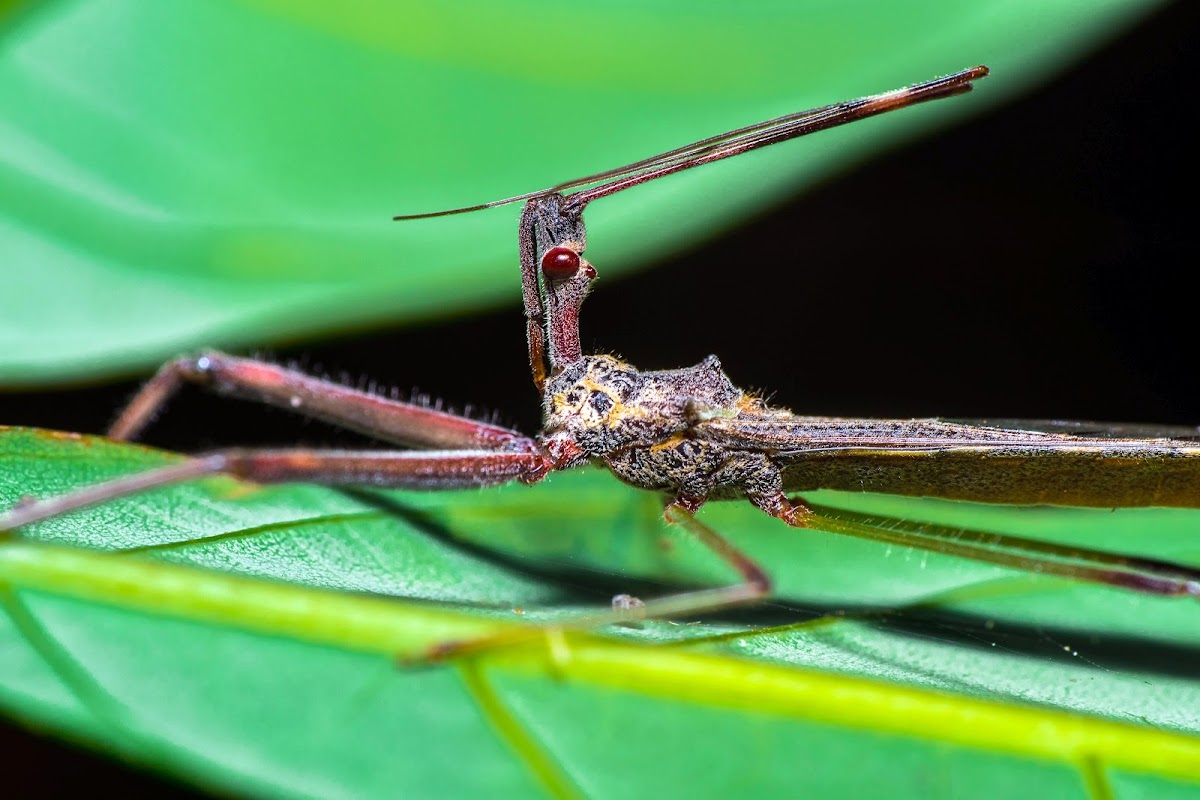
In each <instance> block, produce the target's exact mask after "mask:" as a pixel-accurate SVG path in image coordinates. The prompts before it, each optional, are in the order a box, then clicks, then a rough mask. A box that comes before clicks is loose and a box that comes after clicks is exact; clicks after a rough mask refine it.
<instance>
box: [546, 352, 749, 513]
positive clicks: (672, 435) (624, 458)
mask: <svg viewBox="0 0 1200 800" xmlns="http://www.w3.org/2000/svg"><path fill="white" fill-rule="evenodd" d="M747 406H754V407H758V408H761V404H760V401H759V400H758V399H757V398H754V397H752V396H748V395H746V394H745V393H744V392H742V390H740V389H738V388H737V387H736V386H734V385H733V383H732V382H731V381H730V380H729V378H728V377H727V376H726V375H725V373H724V372H723V371H722V370H721V364H720V362H719V361H718V360H717V359H716V357H715V356H709V357H708V358H706V359H705V360H704V361H702V362H700V363H699V364H697V365H696V366H694V367H685V368H683V369H675V370H662V371H652V372H641V371H639V370H637V369H636V368H635V367H633V366H632V365H630V364H627V363H625V362H623V361H620V360H618V359H616V358H613V357H612V356H604V355H600V356H585V357H583V358H581V359H579V360H578V361H576V362H575V363H573V364H571V365H570V366H568V367H567V368H566V369H564V370H563V371H562V372H561V373H559V374H558V375H556V376H554V377H553V378H551V379H550V380H549V381H548V382H547V384H546V394H545V401H544V411H545V429H544V432H543V435H544V436H554V435H560V436H561V435H563V434H565V435H567V436H569V437H570V438H572V439H573V440H574V441H575V442H576V443H577V444H578V445H579V446H580V447H581V448H582V449H583V451H584V452H585V453H586V455H587V456H588V457H589V458H591V459H603V460H604V462H605V463H606V464H607V465H608V466H609V467H610V468H611V469H612V470H613V471H614V472H615V473H616V474H617V475H618V476H619V477H621V478H623V479H624V480H626V481H628V482H630V483H633V484H635V485H637V486H642V487H644V488H654V489H680V488H681V487H686V486H687V484H688V483H689V482H691V481H692V480H694V479H700V478H701V476H711V475H713V474H714V473H716V472H717V471H719V470H721V467H722V465H724V464H726V462H728V461H729V459H730V457H731V456H732V455H734V454H730V453H728V452H725V451H723V450H722V449H721V448H719V447H717V446H715V445H713V444H712V443H711V442H707V441H704V440H702V439H699V438H696V437H694V436H693V435H692V434H693V432H694V430H695V428H696V426H697V425H699V424H700V423H702V422H704V421H705V420H711V419H716V418H721V417H735V416H738V415H739V414H741V413H744V412H745V411H746V410H747ZM705 482H706V483H711V482H710V481H707V480H706V481H705Z"/></svg>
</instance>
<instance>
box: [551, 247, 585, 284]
mask: <svg viewBox="0 0 1200 800" xmlns="http://www.w3.org/2000/svg"><path fill="white" fill-rule="evenodd" d="M576 272H579V253H576V252H575V251H574V250H572V249H571V248H569V247H551V248H550V249H549V250H547V251H546V255H544V256H542V274H544V275H545V276H546V277H547V278H550V279H551V280H556V281H565V280H566V279H567V278H570V277H571V276H572V275H574V274H575V273H576Z"/></svg>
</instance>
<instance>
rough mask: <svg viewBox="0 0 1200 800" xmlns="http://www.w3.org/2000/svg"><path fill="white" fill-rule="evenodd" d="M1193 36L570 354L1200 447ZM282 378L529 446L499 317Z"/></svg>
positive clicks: (1041, 99)
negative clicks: (469, 421)
mask: <svg viewBox="0 0 1200 800" xmlns="http://www.w3.org/2000/svg"><path fill="white" fill-rule="evenodd" d="M1197 17H1198V12H1197V10H1196V8H1195V6H1194V5H1189V4H1185V3H1177V4H1175V5H1173V6H1171V7H1169V8H1167V9H1165V10H1163V11H1161V12H1159V13H1157V14H1156V15H1154V16H1153V17H1151V18H1150V19H1148V20H1147V21H1146V22H1144V23H1143V24H1142V25H1140V26H1138V27H1137V28H1136V29H1135V30H1133V31H1132V32H1130V33H1128V34H1126V35H1125V36H1124V37H1122V38H1121V39H1120V40H1119V41H1117V42H1115V43H1113V44H1112V45H1110V46H1109V47H1107V48H1105V49H1104V50H1103V52H1100V53H1098V54H1096V55H1094V56H1092V57H1090V58H1088V59H1086V60H1085V61H1084V62H1082V63H1081V64H1079V65H1078V66H1077V67H1075V68H1074V69H1073V70H1072V71H1071V72H1069V73H1068V74H1066V75H1064V76H1063V77H1061V78H1060V79H1058V80H1056V81H1054V82H1053V83H1052V84H1049V85H1046V86H1043V87H1041V88H1040V89H1038V90H1037V91H1036V92H1035V93H1033V94H1031V95H1028V96H1025V97H1023V98H1021V99H1019V100H1017V101H1016V102H1014V103H1012V104H1010V105H1008V106H1005V107H1002V108H999V109H996V110H995V111H994V112H992V113H991V114H989V115H986V116H983V117H980V118H977V119H974V120H972V121H970V122H968V123H967V124H964V125H961V126H959V127H956V128H952V129H949V130H946V131H944V132H942V133H941V134H939V135H937V136H935V137H933V138H929V139H925V140H923V141H921V142H919V143H916V144H913V145H911V146H909V147H906V148H902V149H899V150H894V151H891V152H889V153H886V154H884V155H882V156H881V157H879V158H877V159H875V160H873V161H871V162H869V163H866V164H864V165H862V166H861V167H860V168H859V169H857V170H855V171H854V172H853V173H852V174H845V175H841V176H838V177H836V178H834V179H832V180H830V181H829V182H827V183H826V184H824V185H822V186H819V187H817V188H816V189H815V190H813V191H809V192H807V193H806V194H804V196H802V197H798V198H796V199H794V200H792V201H791V202H789V203H787V204H785V205H783V206H781V207H779V208H777V209H775V210H773V211H771V212H770V213H769V214H767V215H764V216H762V217H760V218H758V219H756V220H754V221H751V222H750V223H748V224H745V225H743V226H741V227H739V228H738V229H737V230H732V231H729V232H727V233H725V234H724V235H721V236H720V237H719V238H717V239H714V240H711V241H706V242H701V243H698V245H697V247H696V249H694V250H692V251H690V252H684V253H680V254H678V255H676V256H675V257H673V258H671V259H669V260H667V261H663V262H661V263H659V264H657V265H656V266H655V267H654V268H653V269H652V270H650V271H648V272H645V273H643V274H641V275H639V276H636V277H632V278H629V279H626V280H622V281H612V282H609V281H604V280H601V282H599V283H598V285H597V288H596V292H595V294H594V295H593V296H592V298H591V299H590V300H589V301H588V303H587V305H586V306H585V310H584V316H583V341H584V346H585V350H593V351H608V352H615V353H618V354H621V355H622V356H624V357H626V358H628V359H629V360H631V361H632V362H633V363H635V364H637V365H638V366H640V367H643V368H664V367H674V366H682V365H685V364H691V363H695V362H696V361H698V360H699V359H700V358H702V357H703V356H705V355H707V354H708V353H710V352H711V353H716V354H718V355H719V356H720V357H721V359H722V361H723V363H724V365H725V368H726V370H727V372H728V373H729V374H730V376H731V377H732V378H733V379H734V381H735V382H737V383H739V384H741V385H742V386H745V387H749V388H763V389H768V390H770V391H771V392H772V393H773V397H774V399H775V401H776V402H777V403H779V404H781V405H785V406H788V407H791V408H793V409H794V410H796V411H798V412H801V413H810V414H837V415H847V416H848V415H862V416H899V417H904V416H924V415H938V416H968V417H984V418H986V417H1032V418H1068V419H1071V418H1073V419H1099V420H1122V421H1138V422H1163V423H1178V424H1200V396H1198V392H1197V390H1198V389H1200V379H1198V377H1197V374H1196V373H1197V370H1196V367H1195V365H1194V361H1195V360H1196V359H1195V353H1194V350H1195V343H1196V337H1195V335H1194V334H1193V333H1192V330H1191V328H1192V325H1193V323H1194V321H1195V320H1194V317H1195V315H1196V311H1195V307H1196V304H1197V301H1196V294H1197V293H1196V289H1197V288H1198V286H1200V282H1198V280H1197V277H1196V263H1197V260H1196V257H1195V254H1194V230H1195V228H1194V221H1195V215H1196V204H1195V203H1194V202H1193V196H1194V195H1193V192H1194V189H1193V183H1192V172H1193V170H1194V168H1195V161H1196V158H1195V144H1194V142H1195V140H1196V138H1197V133H1196V129H1195V127H1194V126H1193V125H1192V124H1191V117H1192V114H1193V113H1194V112H1193V110H1192V108H1191V105H1192V103H1193V98H1194V97H1195V95H1196V88H1195V86H1196V78H1195V76H1194V74H1193V73H1194V70H1195V67H1194V64H1195V62H1194V60H1193V55H1194V53H1195V48H1194V46H1193V42H1194V41H1195V37H1196V33H1197V25H1196V22H1197ZM987 89H988V84H987V82H986V81H985V82H984V83H982V84H981V85H980V87H979V91H987ZM827 135H835V134H827ZM596 233H597V232H596V231H593V232H592V234H593V237H595V236H596ZM514 239H515V236H514ZM514 244H515V243H514ZM1189 253H1191V254H1192V255H1190V256H1189V255H1188V254H1189ZM515 257H516V255H515V246H514V259H515ZM598 269H599V270H600V273H601V277H602V278H603V275H604V264H603V263H600V264H598ZM468 356H469V358H468ZM272 357H275V358H279V359H285V360H286V359H303V360H306V361H310V362H317V363H320V364H322V365H324V367H325V368H327V369H329V370H330V371H333V372H341V371H343V370H344V371H346V372H349V373H350V374H351V375H353V376H358V375H363V376H369V377H371V378H373V379H375V380H376V381H378V382H379V383H380V384H381V385H385V386H387V385H397V386H402V387H414V386H415V387H420V388H421V389H422V390H425V391H429V392H432V393H435V394H436V395H438V396H440V397H443V398H444V399H445V400H447V401H448V402H450V403H451V404H457V405H462V404H465V403H472V404H476V405H481V404H482V405H484V406H485V407H488V408H495V409H497V410H498V411H499V412H500V414H501V419H502V420H503V421H506V422H508V423H511V424H515V425H517V426H519V427H520V428H521V429H522V430H525V431H527V432H533V431H535V430H536V428H537V424H538V413H539V412H538V398H537V397H536V395H535V394H534V391H533V388H532V383H531V382H530V379H529V375H528V369H527V367H526V364H525V358H526V356H525V343H524V327H523V318H522V315H521V311H520V309H519V307H517V306H516V305H515V304H514V305H513V306H512V307H509V308H503V309H497V310H495V311H493V312H490V313H487V314H483V315H478V316H474V317H471V318H464V319H456V320H451V321H447V322H444V323H442V324H438V325H428V326H424V327H421V328H413V329H398V330H394V331H382V332H379V333H375V334H369V335H358V336H354V337H352V338H346V339H342V340H337V341H322V342H313V343H308V344H303V345H298V346H294V347H287V348H285V349H280V350H276V351H274V352H273V353H272ZM136 387H137V382H132V381H127V382H121V383H118V384H113V385H106V386H100V387H94V388H85V389H76V390H70V391H52V392H35V393H27V394H20V395H6V396H0V422H3V423H7V424H19V425H37V426H43V427H49V428H61V429H67V430H78V431H94V432H99V431H102V430H103V429H104V427H105V426H106V425H107V423H108V422H109V421H110V420H111V418H112V416H113V415H114V414H115V412H116V410H117V409H118V408H119V407H120V405H121V404H122V402H123V401H124V400H125V399H126V398H127V397H128V396H129V395H130V394H131V393H132V392H133V391H134V390H135V389H136ZM146 439H147V440H148V441H149V442H152V443H154V444H159V445H163V446H166V447H171V448H176V449H181V450H196V449H203V448H207V447H211V446H215V445H221V444H265V443H275V444H285V443H298V442H303V443H309V444H322V443H329V444H336V443H355V442H356V441H357V439H356V437H353V436H351V435H347V434H343V433H339V432H336V431H333V430H331V429H329V428H327V427H325V426H323V425H320V424H318V423H310V422H304V421H300V420H297V419H296V418H295V417H294V416H292V415H290V414H287V413H285V412H283V411H275V410H262V409H258V408H255V407H251V406H248V405H244V404H238V405H237V407H232V408H231V402H230V401H222V400H217V399H214V398H211V397H206V396H204V395H203V394H202V393H200V392H198V391H188V392H185V393H184V395H183V396H182V397H181V398H180V399H179V400H178V401H177V402H176V403H175V404H174V405H173V406H172V407H171V408H170V410H169V411H168V412H167V413H166V414H165V415H164V417H163V418H162V419H161V420H160V421H159V422H157V423H156V424H155V425H154V426H153V427H152V428H151V429H150V430H149V431H148V432H147V436H146ZM0 751H2V752H4V753H5V754H6V758H5V773H6V775H5V782H6V784H7V785H9V786H20V785H22V783H25V784H26V785H27V786H29V787H30V788H33V787H38V793H39V794H43V795H50V794H54V793H55V792H56V791H60V790H62V789H63V788H64V787H65V785H66V784H67V782H70V781H89V782H91V781H104V783H105V785H108V786H113V785H115V782H116V781H123V782H124V786H125V787H126V791H129V792H133V793H135V794H137V793H146V794H149V793H152V792H153V793H157V792H160V791H161V790H162V789H163V786H162V785H160V784H158V783H157V782H156V781H155V780H154V779H150V778H144V777H143V776H141V775H140V774H138V773H136V772H133V771H129V770H125V769H124V768H122V767H120V766H117V765H114V764H111V763H110V762H108V761H106V760H103V759H99V758H97V757H94V756H90V755H86V754H83V753H80V752H77V751H75V750H73V749H71V748H68V747H66V746H63V745H59V744H56V743H54V742H52V741H50V740H45V739H41V738H36V737H30V736H29V735H28V734H27V733H26V732H24V731H23V730H21V729H19V728H15V727H14V728H2V727H0Z"/></svg>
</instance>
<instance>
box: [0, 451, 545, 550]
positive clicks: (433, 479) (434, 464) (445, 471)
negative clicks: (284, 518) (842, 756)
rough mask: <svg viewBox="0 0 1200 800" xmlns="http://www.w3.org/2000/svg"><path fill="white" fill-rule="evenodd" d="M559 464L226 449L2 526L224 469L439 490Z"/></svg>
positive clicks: (39, 505)
mask: <svg viewBox="0 0 1200 800" xmlns="http://www.w3.org/2000/svg"><path fill="white" fill-rule="evenodd" d="M552 469H554V463H553V460H552V459H551V457H550V456H549V455H548V454H546V453H544V452H541V451H538V452H496V451H491V450H449V451H443V452H407V451H405V452H369V451H368V452H355V451H338V450H304V449H293V450H224V451H219V452H216V453H209V454H207V455H202V456H198V457H196V458H192V459H188V460H187V461H184V462H183V463H180V464H172V465H171V466H169V467H162V468H160V469H153V470H149V471H147V472H139V473H136V474H133V475H129V476H127V477H124V478H117V479H115V480H111V481H107V482H105V483H99V484H96V485H95V486H89V487H87V488H85V489H80V490H79V491H76V492H71V493H69V494H64V495H61V496H59V497H51V498H48V499H45V500H34V501H31V502H26V503H21V504H19V505H18V506H17V507H16V508H13V509H11V510H10V511H9V512H8V513H6V514H2V515H0V532H3V531H8V530H12V529H14V528H20V527H21V526H23V525H29V524H31V523H34V522H40V521H42V520H45V519H49V518H50V517H56V516H58V515H59V514H65V513H67V512H69V511H76V510H78V509H81V508H87V507H89V506H94V505H97V504H99V503H105V502H108V501H110V500H115V499H117V498H119V497H125V496H128V495H131V494H137V493H139V492H144V491H146V490H147V489H154V488H157V487H160V486H170V485H172V484H176V483H182V482H184V481H188V480H193V479H195V478H200V477H203V476H205V475H215V474H218V473H225V474H228V475H234V476H236V477H238V478H244V479H247V480H251V481H255V482H256V483H285V482H289V481H308V482H311V483H320V484H325V485H327V486H380V487H386V488H392V489H422V490H439V489H469V488H476V487H484V486H498V485H500V484H503V483H509V482H511V481H514V480H518V481H521V482H522V483H536V482H537V481H539V480H541V479H542V478H543V477H545V475H546V473H547V472H549V471H550V470H552Z"/></svg>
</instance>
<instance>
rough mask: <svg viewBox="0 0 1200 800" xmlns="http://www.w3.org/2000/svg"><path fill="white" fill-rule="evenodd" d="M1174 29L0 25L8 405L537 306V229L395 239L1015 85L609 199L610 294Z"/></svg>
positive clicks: (130, 15)
mask: <svg viewBox="0 0 1200 800" xmlns="http://www.w3.org/2000/svg"><path fill="white" fill-rule="evenodd" d="M1154 5H1155V4H1154V3H1152V2H1130V1H1129V0H1072V1H1063V2H1055V3H1036V2H1019V3H1004V4H987V3H984V4H978V3H976V4H963V3H956V2H949V0H939V2H925V3H919V4H912V3H906V4H902V5H898V4H896V3H893V2H890V0H859V1H858V2H853V3H769V4H751V5H749V6H746V5H737V4H728V3H724V4H697V3H694V2H683V1H682V0H673V1H671V2H667V1H666V0H663V1H662V2H654V3H646V2H642V1H640V0H639V2H616V3H603V4H589V5H574V6H564V5H563V4H561V3H556V2H550V0H508V1H507V2H504V3H496V2H493V0H466V1H464V2H454V3H438V4H429V3H418V2H401V3H396V2H384V0H356V1H355V2H342V3H335V4H330V3H323V2H312V1H311V0H304V2H296V0H288V2H279V1H278V0H257V2H250V1H249V0H247V2H230V1H228V0H227V1H226V2H213V0H176V2H172V3H157V4H156V3H144V2H134V1H133V0H111V2H105V3H85V2H67V1H66V0H61V1H60V2H47V3H16V4H6V5H0V25H2V26H3V27H0V48H3V52H4V56H5V57H4V58H3V59H0V107H3V108H4V114H3V120H2V121H0V253H3V259H4V262H3V263H4V266H5V269H4V273H5V285H4V291H3V292H2V293H0V381H2V382H3V383H4V384H7V385H10V386H11V385H15V384H38V383H43V384H44V383H49V382H55V381H68V380H78V379H80V378H85V377H89V376H101V375H111V374H113V373H118V372H131V371H136V370H144V369H147V368H149V367H151V366H153V365H155V364H157V363H159V362H161V361H163V360H164V359H166V358H167V357H170V356H172V355H175V354H177V353H178V352H180V351H183V350H187V349H190V348H195V347H197V346H200V345H214V346H227V347H237V346H241V345H246V344H249V343H253V344H262V343H265V342H269V341H278V340H280V339H281V338H287V337H296V336H300V335H305V336H313V335H316V334H318V333H320V332H323V331H329V330H331V329H335V328H339V329H345V328H350V327H361V326H366V325H371V324H377V323H380V322H382V321H391V322H396V321H401V320H412V319H420V318H428V317H431V316H435V315H445V314H449V313H452V312H455V311H462V310H464V309H469V308H471V307H473V306H478V305H480V304H482V303H485V302H494V301H497V300H499V299H501V298H503V299H505V300H506V301H508V302H516V298H517V292H518V289H517V280H516V277H515V269H516V267H515V261H516V248H515V241H514V239H515V237H514V229H515V220H516V216H517V213H518V211H517V209H515V208H501V209H494V210H491V211H489V212H486V213H480V214H473V215H468V216H465V217H456V218H451V219H439V220H430V221H426V222H410V223H406V224H396V223H392V222H390V221H389V217H390V216H391V215H393V214H397V213H404V212H409V213H412V212H419V211H427V210H434V209H439V208H444V207H449V206H457V205H462V204H469V203H475V202H480V201H484V200H489V199H494V198H497V197H504V196H508V195H511V194H514V193H517V192H521V191H527V190H531V189H537V188H541V187H544V186H548V185H552V184H554V183H557V182H560V181H562V180H565V179H569V178H573V177H576V176H578V175H581V174H587V173H591V172H594V171H596V170H599V169H604V168H608V167H612V166H615V165H617V164H621V163H625V162H628V161H630V160H633V159H637V158H641V157H643V156H646V155H648V154H650V153H654V152H658V151H661V150H664V149H667V148H670V147H674V146H677V145H679V144H681V143H683V142H686V141H691V140H694V139H696V138H700V137H703V136H707V135H710V134H712V133H715V132H718V131H721V130H726V129H729V128H731V127H735V126H739V125H742V124H746V123H749V122H754V121H758V120H761V119H765V118H767V117H770V116H773V115H777V114H782V113H786V112H789V111H794V110H797V109H801V108H805V107H811V106H815V105H821V104H825V103H829V102H833V101H838V100H843V99H847V98H850V97H856V96H861V95H864V94H869V93H872V92H878V91H883V90H887V89H891V88H895V87H898V86H901V85H904V84H908V83H912V82H915V81H919V80H924V79H927V78H929V77H932V76H934V75H938V74H945V73H948V72H951V71H954V70H957V69H960V68H963V67H967V66H972V65H975V64H978V63H986V64H988V65H989V66H991V67H992V68H993V70H994V75H993V77H992V78H989V79H988V81H987V83H986V85H985V89H986V90H985V91H980V92H977V93H976V94H975V96H973V97H970V98H959V99H956V100H955V101H953V102H951V103H945V104H937V105H936V107H923V108H921V109H914V110H911V111H908V112H905V113H904V114H900V115H896V116H895V117H894V118H891V117H889V118H887V119H880V120H873V121H870V122H865V123H862V124H860V125H855V126H853V129H847V130H844V131H840V132H838V133H836V134H826V135H823V136H819V137H815V138H814V139H812V140H811V141H807V142H805V143H803V144H793V145H788V146H785V147H781V148H773V150H774V151H773V152H764V153H762V154H759V155H755V156H751V157H747V158H745V159H737V162H738V163H736V164H730V163H726V164H721V165H714V166H713V167H710V168H708V169H705V170H701V171H699V172H698V173H696V174H694V175H693V174H689V175H684V176H679V177H678V178H675V179H672V180H671V181H667V182H664V183H662V184H661V185H652V186H647V187H645V188H643V189H639V190H638V191H637V192H634V193H631V194H629V195H628V196H622V197H620V198H614V199H612V200H609V201H606V202H604V203H599V204H597V205H596V207H595V209H594V210H592V211H590V221H591V223H592V225H591V230H592V236H591V249H590V250H589V254H590V256H591V257H592V260H593V261H594V262H595V263H597V264H599V265H600V267H601V269H602V270H603V271H604V273H605V274H606V275H612V274H615V273H618V272H620V271H623V270H627V269H630V268H632V267H634V266H636V265H637V264H639V263H644V262H645V261H646V259H647V258H648V257H649V256H651V255H654V254H656V253H659V252H661V251H663V250H664V249H665V248H670V247H678V246H680V245H682V244H684V243H686V242H695V241H696V240H697V239H698V238H701V237H703V236H706V235H711V234H712V233H713V232H714V231H716V230H718V229H720V228H722V227H725V226H728V225H731V224H734V222H735V221H736V220H737V219H738V218H739V217H741V216H744V215H746V214H748V213H750V212H752V211H753V210H754V209H755V208H760V207H762V206H764V205H765V204H767V203H769V202H771V201H772V199H774V198H776V197H778V196H780V195H782V194H783V193H785V192H789V191H794V190H795V189H796V188H797V187H799V186H803V185H804V184H806V183H809V182H811V181H812V180H814V179H815V178H817V177H819V176H821V175H824V174H827V173H828V172H829V171H830V170H832V169H835V168H837V167H838V166H840V165H842V164H845V163H847V162H849V161H851V160H853V159H855V158H858V157H860V156H861V155H862V154H863V153H866V152H871V151H877V150H878V149H879V148H880V147H882V146H886V145H888V144H891V143H894V142H897V141H900V140H902V139H904V138H905V137H908V136H911V135H912V134H914V133H915V132H917V131H919V130H925V129H928V128H930V127H931V126H933V125H935V124H938V123H944V122H945V121H947V120H949V119H951V118H954V117H956V116H960V115H963V114H968V113H972V112H974V111H977V110H978V109H980V108H983V107H984V106H985V105H989V104H995V103H997V102H999V101H1002V100H1004V99H1006V98H1009V97H1011V96H1013V94H1015V93H1016V92H1018V91H1019V90H1020V89H1021V88H1022V87H1024V86H1025V85H1027V84H1029V83H1030V82H1032V81H1035V80H1038V79H1041V78H1044V77H1045V76H1046V75H1047V74H1049V73H1050V72H1051V71H1053V70H1054V69H1055V68H1056V67H1057V66H1059V65H1061V64H1063V63H1064V62H1066V61H1068V60H1070V59H1071V58H1072V57H1073V56H1074V55H1075V54H1077V53H1078V52H1080V51H1081V50H1083V49H1084V48H1087V47H1089V46H1093V45H1094V44H1095V43H1096V42H1097V41H1098V40H1099V39H1101V38H1103V37H1104V36H1106V35H1108V34H1109V33H1110V32H1112V31H1115V30H1116V29H1117V28H1118V27H1119V26H1120V25H1122V24H1123V23H1125V22H1127V21H1128V20H1130V19H1131V18H1133V17H1134V16H1135V15H1137V14H1138V13H1140V12H1142V11H1144V10H1146V9H1148V8H1151V7H1153V6H1154Z"/></svg>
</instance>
